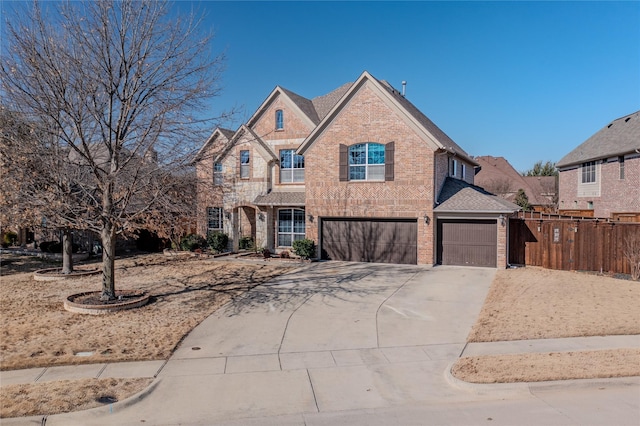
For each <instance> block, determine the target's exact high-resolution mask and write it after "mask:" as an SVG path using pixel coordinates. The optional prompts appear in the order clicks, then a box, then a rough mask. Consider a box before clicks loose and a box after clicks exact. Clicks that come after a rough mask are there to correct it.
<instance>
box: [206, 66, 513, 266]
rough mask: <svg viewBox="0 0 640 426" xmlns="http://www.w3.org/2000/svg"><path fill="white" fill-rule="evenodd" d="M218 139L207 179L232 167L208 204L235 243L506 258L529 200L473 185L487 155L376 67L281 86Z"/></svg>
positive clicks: (385, 258) (444, 259) (328, 252)
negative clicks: (332, 79)
mask: <svg viewBox="0 0 640 426" xmlns="http://www.w3.org/2000/svg"><path fill="white" fill-rule="evenodd" d="M216 132H217V133H216ZM216 135H217V136H216ZM223 136H224V137H223ZM212 138H214V140H213V141H212V140H211V138H210V141H208V142H207V144H209V145H211V146H214V145H215V146H216V149H218V150H220V153H219V154H218V155H217V156H215V157H213V158H212V157H211V156H206V155H203V156H202V157H201V159H200V161H199V163H200V164H199V165H198V168H199V170H200V172H199V177H201V179H203V180H205V181H203V183H202V184H203V186H202V188H207V187H208V185H209V183H210V182H211V179H212V173H214V172H211V170H214V168H216V169H215V170H217V171H218V173H220V174H221V175H220V178H219V180H218V181H217V183H218V185H217V186H218V190H217V191H218V192H215V195H214V196H212V197H211V198H209V201H205V197H204V196H202V197H201V198H200V199H201V200H202V201H201V202H203V203H204V202H210V203H211V204H208V205H205V206H200V207H199V212H205V211H210V209H214V211H217V210H215V209H220V212H221V213H220V219H219V220H220V221H221V222H222V223H221V224H218V223H216V224H217V225H216V226H218V227H219V228H220V229H223V230H224V232H226V233H227V234H229V236H230V239H231V241H232V244H233V248H234V249H237V248H238V245H239V241H240V239H241V238H242V237H251V238H252V239H253V240H254V241H255V243H256V246H257V247H259V248H261V247H267V248H269V249H270V250H271V251H275V252H280V251H283V250H291V246H292V243H293V241H295V240H298V239H303V238H309V239H312V240H314V241H315V242H316V244H317V245H318V256H319V257H321V258H323V259H335V260H350V261H366V262H386V263H408V264H429V265H430V264H435V263H442V264H456V265H479V266H493V267H496V266H497V267H505V266H506V262H507V260H506V249H507V247H506V246H507V241H508V235H507V234H508V222H509V221H508V220H506V218H507V217H508V216H509V215H511V214H513V213H514V212H515V211H517V210H518V206H515V205H514V204H512V203H509V202H507V201H505V200H502V199H500V198H498V197H496V196H494V195H492V194H489V193H487V192H486V191H484V190H482V189H481V188H478V187H476V186H474V185H473V182H474V174H475V169H476V168H477V167H478V163H477V162H476V161H475V160H474V159H473V158H472V157H470V156H469V155H468V154H467V153H466V152H465V151H464V150H463V149H462V148H461V147H459V146H458V145H457V144H456V143H455V142H454V141H453V140H451V139H450V138H449V137H448V136H447V135H446V134H445V133H444V132H443V131H442V130H440V129H439V128H438V127H437V126H436V125H435V124H434V123H433V122H431V120H429V119H428V118H427V117H426V116H425V115H424V114H422V113H421V112H420V111H419V110H418V109H417V108H416V107H415V106H413V105H412V104H411V103H410V102H409V101H408V100H407V99H405V98H404V97H403V96H402V95H401V94H400V93H399V92H398V91H397V90H396V89H394V88H393V87H391V86H390V85H389V84H388V83H387V82H385V81H381V80H377V79H376V78H374V77H373V76H372V75H371V74H369V73H368V72H364V73H362V74H361V75H360V77H359V78H358V79H357V80H356V81H355V82H354V83H349V84H345V85H343V86H341V87H339V88H338V89H336V90H334V91H333V92H331V93H329V94H327V95H324V96H320V97H317V98H313V99H306V98H304V97H302V96H299V95H297V94H295V93H293V92H290V91H288V90H286V89H283V88H282V87H279V86H278V87H276V88H275V89H274V90H273V91H272V92H271V94H270V95H269V96H268V97H267V99H266V100H265V101H264V102H263V103H262V105H260V107H259V108H258V109H257V111H256V112H255V114H254V115H253V116H252V117H251V118H250V119H249V120H248V121H247V123H245V124H243V125H242V126H240V128H239V129H238V130H237V131H236V132H235V133H234V134H233V136H230V133H227V132H226V131H223V130H221V129H217V130H216V131H215V132H214V134H213V135H212ZM216 141H218V143H216ZM205 147H206V145H205ZM203 149H204V148H203ZM198 192H199V193H200V192H201V189H199V190H198ZM216 197H218V198H216ZM220 199H221V203H218V204H215V203H216V202H218V201H219V200H220ZM200 222H202V224H204V223H206V222H207V217H206V216H202V217H201V219H200ZM205 228H206V229H208V230H211V229H212V228H211V227H205V226H204V225H199V229H201V230H204V229H205Z"/></svg>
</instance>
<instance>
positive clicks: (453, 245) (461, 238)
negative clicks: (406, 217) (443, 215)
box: [437, 219, 498, 268]
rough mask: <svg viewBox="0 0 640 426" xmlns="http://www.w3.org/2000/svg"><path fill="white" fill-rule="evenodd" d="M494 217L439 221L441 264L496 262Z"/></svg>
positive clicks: (438, 259)
mask: <svg viewBox="0 0 640 426" xmlns="http://www.w3.org/2000/svg"><path fill="white" fill-rule="evenodd" d="M497 240H498V228H497V223H496V221H495V220H453V219H451V220H438V258H437V262H438V263H440V264H442V265H463V266H489V267H494V268H495V267H496V264H497Z"/></svg>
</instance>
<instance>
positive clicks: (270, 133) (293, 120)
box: [251, 96, 313, 140]
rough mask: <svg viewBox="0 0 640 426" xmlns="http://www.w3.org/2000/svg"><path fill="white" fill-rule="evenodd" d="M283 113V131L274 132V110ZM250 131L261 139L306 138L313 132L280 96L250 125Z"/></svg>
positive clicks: (311, 127)
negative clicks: (279, 110)
mask: <svg viewBox="0 0 640 426" xmlns="http://www.w3.org/2000/svg"><path fill="white" fill-rule="evenodd" d="M278 109H281V110H282V111H283V112H284V129H282V130H276V110H278ZM251 128H252V130H253V131H254V132H255V133H256V134H257V135H258V136H259V137H261V138H262V139H264V140H266V139H295V138H306V137H307V136H308V135H309V133H311V131H312V130H313V126H309V125H308V124H307V123H305V121H303V119H302V118H300V117H298V116H297V115H296V114H295V113H294V112H293V110H292V109H291V108H289V106H288V104H287V103H286V102H284V100H283V99H282V97H281V96H278V97H277V98H276V99H275V100H274V101H273V102H272V103H271V105H269V106H268V107H267V109H266V110H265V112H264V113H263V114H262V116H261V117H260V119H259V120H258V121H257V122H256V123H254V124H253V125H252V127H251Z"/></svg>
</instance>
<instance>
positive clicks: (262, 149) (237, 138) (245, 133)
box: [215, 124, 278, 163]
mask: <svg viewBox="0 0 640 426" xmlns="http://www.w3.org/2000/svg"><path fill="white" fill-rule="evenodd" d="M241 142H249V143H250V144H251V145H252V146H253V147H255V148H256V151H257V152H258V154H260V156H261V157H262V158H264V160H265V161H266V162H267V163H269V162H272V161H276V160H277V159H278V158H277V157H276V155H275V154H274V153H273V151H271V149H270V148H269V147H268V146H267V144H265V143H264V141H262V139H260V137H259V136H258V135H256V134H255V132H254V131H253V130H251V128H250V127H248V126H247V125H246V124H243V125H242V126H240V128H239V129H238V131H237V132H236V133H235V134H234V136H233V138H232V139H231V140H230V141H229V143H228V144H227V146H226V147H225V149H224V150H223V151H222V152H221V153H220V154H219V155H218V156H217V157H216V159H215V161H216V162H220V161H221V160H222V159H223V158H225V157H226V156H227V155H228V154H229V152H231V149H232V148H233V147H234V146H236V145H237V144H238V143H241Z"/></svg>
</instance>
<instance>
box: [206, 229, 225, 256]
mask: <svg viewBox="0 0 640 426" xmlns="http://www.w3.org/2000/svg"><path fill="white" fill-rule="evenodd" d="M228 244H229V236H228V235H227V234H225V233H224V232H211V233H209V235H207V245H208V246H209V248H210V249H211V250H213V251H215V252H217V253H222V252H223V251H225V250H226V249H227V245H228Z"/></svg>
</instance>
